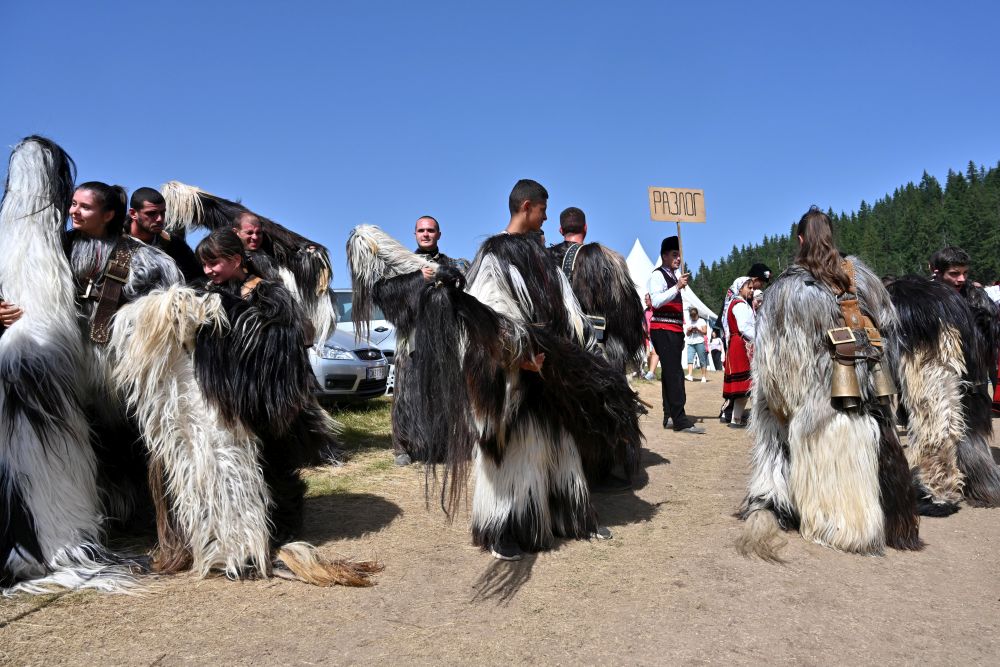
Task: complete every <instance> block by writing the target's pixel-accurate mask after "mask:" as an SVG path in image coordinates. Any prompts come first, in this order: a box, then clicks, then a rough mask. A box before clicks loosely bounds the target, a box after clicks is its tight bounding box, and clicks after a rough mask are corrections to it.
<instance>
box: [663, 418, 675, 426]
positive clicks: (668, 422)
mask: <svg viewBox="0 0 1000 667" xmlns="http://www.w3.org/2000/svg"><path fill="white" fill-rule="evenodd" d="M673 423H674V420H673V419H671V418H670V417H667V418H666V419H664V420H663V428H670V427H671V426H673Z"/></svg>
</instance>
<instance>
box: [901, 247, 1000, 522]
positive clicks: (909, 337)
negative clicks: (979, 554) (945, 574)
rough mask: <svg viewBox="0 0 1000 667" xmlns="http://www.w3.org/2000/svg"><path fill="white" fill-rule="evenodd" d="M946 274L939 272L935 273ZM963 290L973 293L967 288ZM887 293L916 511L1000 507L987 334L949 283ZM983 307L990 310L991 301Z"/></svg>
mask: <svg viewBox="0 0 1000 667" xmlns="http://www.w3.org/2000/svg"><path fill="white" fill-rule="evenodd" d="M949 268H950V267H948V266H943V267H941V269H942V270H941V271H940V273H939V275H942V276H943V275H945V274H946V273H947V272H948V269H949ZM956 273H957V274H959V275H964V273H965V272H964V271H959V272H956ZM964 287H965V288H966V289H974V288H972V286H971V285H969V284H968V283H966V284H965V285H964ZM888 289H889V294H890V295H891V296H892V301H893V304H894V305H895V306H896V312H897V313H898V315H899V320H900V323H899V333H900V335H899V338H898V344H897V345H896V346H894V348H893V351H894V353H895V355H896V356H897V357H898V359H899V366H898V369H899V373H898V376H899V384H900V389H901V395H902V404H903V406H904V407H905V408H906V413H907V416H908V429H907V431H908V436H909V437H908V442H907V447H906V456H907V459H908V460H909V463H910V466H911V468H912V469H913V470H914V480H915V482H916V483H917V485H918V494H919V501H920V512H921V513H922V514H926V515H931V516H942V515H946V514H950V513H953V512H956V511H958V503H959V502H960V501H962V500H963V499H964V500H966V501H967V502H968V503H969V504H970V505H976V506H998V505H1000V467H998V466H997V465H996V464H995V463H994V461H993V457H992V455H991V452H990V444H991V443H992V440H993V422H992V419H991V417H990V404H991V401H990V396H989V393H988V392H987V390H986V378H987V375H988V371H989V368H990V364H991V356H992V354H993V352H992V346H991V344H990V342H989V340H990V336H991V335H992V334H991V331H990V330H989V328H988V327H986V328H983V327H980V326H979V324H980V321H981V320H982V318H981V317H979V316H977V314H976V312H975V310H974V309H973V307H972V305H971V304H970V303H969V302H968V301H966V300H965V299H964V298H962V292H961V289H958V288H956V285H955V284H954V283H953V282H949V281H946V280H927V279H926V278H923V277H917V276H908V277H905V278H899V279H897V280H894V281H893V282H892V283H891V284H890V285H889V288H888ZM987 306H988V307H990V308H992V303H991V302H989V300H987Z"/></svg>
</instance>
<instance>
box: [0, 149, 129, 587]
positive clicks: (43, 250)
mask: <svg viewBox="0 0 1000 667" xmlns="http://www.w3.org/2000/svg"><path fill="white" fill-rule="evenodd" d="M74 178H75V166H74V164H73V161H72V160H71V159H70V157H69V156H68V155H67V154H66V153H65V152H64V151H63V150H62V148H60V147H59V146H57V145H56V144H55V143H53V142H52V141H50V140H48V139H45V138H43V137H38V136H31V137H28V138H26V139H24V140H23V141H21V142H20V143H18V144H17V145H16V146H15V147H14V149H13V151H12V153H11V156H10V162H9V165H8V169H7V182H6V184H5V188H4V195H3V201H2V203H0V293H2V294H3V304H2V305H3V308H2V321H3V326H2V327H0V367H2V369H3V371H2V375H3V382H0V403H2V404H3V406H4V409H3V410H0V431H2V432H3V434H4V436H3V439H2V440H0V592H2V593H4V594H8V593H13V592H15V591H17V592H27V593H50V592H55V591H57V590H59V589H61V588H62V589H67V588H68V589H76V588H96V589H100V590H122V588H123V587H126V586H128V583H129V581H130V577H129V574H128V570H127V569H123V568H119V567H115V566H113V565H111V564H112V562H113V561H114V558H113V556H112V555H111V554H110V553H108V552H107V551H105V550H104V549H103V547H102V546H101V539H102V535H103V528H104V526H103V523H102V515H103V508H102V506H101V498H100V490H99V486H98V470H97V466H98V461H97V457H96V455H95V452H94V449H93V447H92V446H91V432H90V428H89V424H88V416H87V398H88V395H87V392H88V383H87V382H85V381H84V379H85V376H86V374H87V370H88V368H89V366H88V364H87V363H86V359H87V351H86V349H85V345H86V344H85V342H84V340H83V337H82V336H81V335H80V325H79V323H78V322H79V313H78V311H77V306H76V303H75V301H74V282H73V271H72V270H71V268H70V264H69V262H67V259H66V255H65V254H64V250H63V228H64V226H65V221H66V215H67V210H68V209H69V208H70V205H71V204H70V203H71V201H75V202H76V204H74V215H75V217H76V218H77V219H78V220H79V221H80V222H83V221H84V220H86V221H87V222H88V223H92V224H94V225H96V226H106V225H107V224H108V222H110V217H112V216H113V215H114V214H113V213H112V214H111V216H109V215H107V214H105V212H104V209H103V207H101V206H97V205H96V202H94V201H93V199H92V198H91V197H88V196H87V194H86V193H81V192H77V193H76V194H77V196H76V197H74V192H73V181H74ZM83 204H86V206H85V207H82V205H83ZM26 262H30V265H29V264H27V263H26ZM40 276H42V277H43V278H44V279H39V277H40ZM8 586H12V588H6V587H8Z"/></svg>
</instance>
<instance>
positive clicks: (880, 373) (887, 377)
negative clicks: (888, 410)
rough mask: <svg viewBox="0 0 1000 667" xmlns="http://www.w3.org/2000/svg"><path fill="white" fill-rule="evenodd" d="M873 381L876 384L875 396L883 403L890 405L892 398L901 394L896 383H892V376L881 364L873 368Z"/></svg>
mask: <svg viewBox="0 0 1000 667" xmlns="http://www.w3.org/2000/svg"><path fill="white" fill-rule="evenodd" d="M872 379H873V380H874V382H875V396H876V397H878V399H879V401H880V402H881V403H884V404H888V403H889V401H890V400H891V399H892V397H893V396H895V395H896V394H898V393H899V390H898V389H897V388H896V383H895V382H893V381H892V375H891V374H890V373H889V372H888V371H886V370H885V369H884V368H882V364H881V363H876V364H875V366H874V368H872Z"/></svg>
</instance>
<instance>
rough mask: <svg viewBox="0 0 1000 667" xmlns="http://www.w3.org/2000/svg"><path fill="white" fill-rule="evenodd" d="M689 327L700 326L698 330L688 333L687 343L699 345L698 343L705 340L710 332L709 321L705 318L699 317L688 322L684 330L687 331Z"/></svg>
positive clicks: (685, 338)
mask: <svg viewBox="0 0 1000 667" xmlns="http://www.w3.org/2000/svg"><path fill="white" fill-rule="evenodd" d="M688 327H698V331H696V332H694V333H688V335H687V336H685V337H684V342H685V343H687V344H688V345H697V344H698V343H704V342H705V336H706V335H707V334H708V322H706V321H705V318H703V317H699V318H698V319H696V320H695V321H693V322H687V323H686V324H685V325H684V331H687V330H688Z"/></svg>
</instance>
